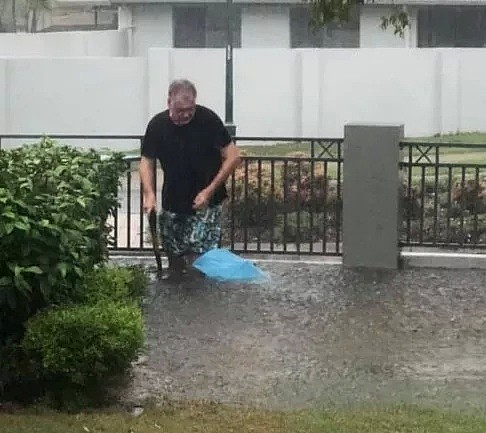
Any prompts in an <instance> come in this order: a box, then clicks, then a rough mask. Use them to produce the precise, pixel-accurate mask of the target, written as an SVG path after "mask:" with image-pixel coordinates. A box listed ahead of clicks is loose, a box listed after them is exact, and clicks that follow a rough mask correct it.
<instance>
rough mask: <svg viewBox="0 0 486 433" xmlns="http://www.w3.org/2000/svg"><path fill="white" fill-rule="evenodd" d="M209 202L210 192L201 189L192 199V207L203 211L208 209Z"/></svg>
mask: <svg viewBox="0 0 486 433" xmlns="http://www.w3.org/2000/svg"><path fill="white" fill-rule="evenodd" d="M209 200H211V192H210V191H209V190H208V188H206V189H203V190H202V191H201V192H200V193H199V194H198V195H197V196H196V198H195V199H194V202H193V204H192V207H193V209H195V210H201V209H204V208H206V207H208V205H209Z"/></svg>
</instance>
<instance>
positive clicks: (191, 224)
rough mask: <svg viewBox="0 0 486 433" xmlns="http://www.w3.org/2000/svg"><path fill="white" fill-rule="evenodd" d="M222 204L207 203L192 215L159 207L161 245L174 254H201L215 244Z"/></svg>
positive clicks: (216, 245) (219, 232)
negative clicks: (209, 204)
mask: <svg viewBox="0 0 486 433" xmlns="http://www.w3.org/2000/svg"><path fill="white" fill-rule="evenodd" d="M222 208H223V207H222V206H221V205H219V206H211V207H208V208H206V209H204V210H201V211H197V212H196V213H195V214H194V215H182V214H177V213H173V212H169V211H166V210H162V213H161V214H160V216H159V224H160V233H161V236H162V247H163V249H164V251H165V252H166V253H170V254H172V255H175V256H182V255H185V254H191V253H195V254H203V253H205V252H207V251H209V250H211V249H214V248H218V247H219V243H220V239H221V215H222Z"/></svg>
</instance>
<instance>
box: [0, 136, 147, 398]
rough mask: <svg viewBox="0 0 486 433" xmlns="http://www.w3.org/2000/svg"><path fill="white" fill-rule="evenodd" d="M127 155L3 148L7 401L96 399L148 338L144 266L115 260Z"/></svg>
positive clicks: (1, 343)
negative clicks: (116, 216) (112, 220)
mask: <svg viewBox="0 0 486 433" xmlns="http://www.w3.org/2000/svg"><path fill="white" fill-rule="evenodd" d="M127 168H128V167H127V164H126V163H125V161H124V160H123V156H122V155H121V154H118V153H114V154H112V155H110V156H108V157H105V158H102V157H101V156H100V155H99V154H98V153H96V152H95V151H92V150H91V151H86V152H83V151H80V150H76V149H74V148H71V147H69V146H64V145H60V144H58V143H56V142H53V141H52V140H49V139H44V140H42V141H41V142H39V143H37V144H34V145H29V146H23V147H22V148H19V149H15V150H7V151H5V150H3V151H0V173H1V176H0V360H1V362H0V400H1V399H2V397H3V398H10V399H12V398H13V399H21V400H24V401H34V400H35V399H37V398H44V397H46V396H51V397H53V402H55V403H56V405H57V406H69V405H73V404H75V405H76V404H80V403H83V404H84V403H86V404H88V403H89V402H93V401H95V400H97V399H98V398H99V397H100V396H101V395H103V392H102V390H103V389H105V388H104V387H105V386H106V384H107V382H106V380H107V379H110V378H113V377H116V376H118V375H123V373H124V372H126V369H127V368H128V367H129V365H130V362H131V361H132V360H133V359H134V357H135V356H136V354H137V353H138V351H139V350H140V348H141V347H142V344H143V338H144V335H143V322H142V315H141V309H140V298H141V296H142V294H143V292H144V290H145V288H146V285H147V283H148V280H147V276H146V275H145V273H144V271H143V269H141V268H138V267H126V268H124V267H117V266H111V265H108V263H107V259H108V245H109V243H110V242H111V241H112V240H111V239H110V236H109V233H110V231H111V227H109V225H108V224H107V220H108V217H109V216H110V215H111V214H113V212H114V211H115V209H116V207H117V206H118V199H117V193H118V186H119V178H120V176H121V175H122V174H123V173H124V172H125V170H126V169H127Z"/></svg>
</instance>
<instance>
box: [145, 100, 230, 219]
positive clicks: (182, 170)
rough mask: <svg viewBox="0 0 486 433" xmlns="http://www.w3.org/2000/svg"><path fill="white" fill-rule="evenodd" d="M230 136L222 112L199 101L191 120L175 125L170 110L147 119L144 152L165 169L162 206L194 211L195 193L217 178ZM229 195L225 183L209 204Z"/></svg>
mask: <svg viewBox="0 0 486 433" xmlns="http://www.w3.org/2000/svg"><path fill="white" fill-rule="evenodd" d="M230 142H231V137H230V135H229V133H228V131H227V129H226V127H225V126H224V124H223V122H222V121H221V119H220V118H219V116H218V115H217V114H216V113H214V112H213V111H211V110H210V109H209V108H206V107H203V106H201V105H196V112H195V114H194V117H193V118H192V120H191V121H190V122H189V123H188V124H187V125H183V126H177V125H175V124H174V123H173V122H172V121H171V120H170V118H169V110H165V111H162V112H161V113H158V114H156V115H155V116H154V117H153V118H152V119H151V120H150V122H149V123H148V125H147V129H146V131H145V136H144V138H143V141H142V149H141V154H142V156H145V157H147V158H152V159H158V160H159V161H160V165H161V167H162V170H163V171H164V186H163V188H162V208H163V209H165V210H168V211H170V212H175V213H181V214H192V213H194V211H193V209H192V206H193V201H194V198H195V197H196V195H197V194H198V193H199V192H200V191H201V190H203V189H204V188H206V187H207V186H208V185H209V184H210V183H211V181H212V180H213V179H214V177H215V176H216V174H217V173H218V171H219V170H220V168H221V164H222V162H223V159H222V155H221V150H222V149H223V148H224V147H225V146H227V145H228V144H230ZM226 197H227V191H226V188H225V186H224V185H222V186H221V187H219V188H218V189H217V190H216V192H215V193H214V195H213V197H212V199H211V203H210V205H216V204H220V203H221V202H222V201H223V200H224V199H225V198H226Z"/></svg>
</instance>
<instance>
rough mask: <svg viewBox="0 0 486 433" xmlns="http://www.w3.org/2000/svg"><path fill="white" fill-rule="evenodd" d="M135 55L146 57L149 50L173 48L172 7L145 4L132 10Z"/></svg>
mask: <svg viewBox="0 0 486 433" xmlns="http://www.w3.org/2000/svg"><path fill="white" fill-rule="evenodd" d="M132 24H133V55H134V56H146V55H147V52H148V49H149V48H154V47H162V48H171V47H172V45H173V44H172V41H173V38H172V32H173V31H172V29H173V26H172V6H170V5H166V4H144V5H136V6H133V8H132Z"/></svg>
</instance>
